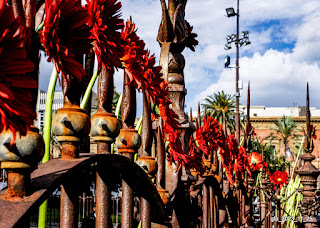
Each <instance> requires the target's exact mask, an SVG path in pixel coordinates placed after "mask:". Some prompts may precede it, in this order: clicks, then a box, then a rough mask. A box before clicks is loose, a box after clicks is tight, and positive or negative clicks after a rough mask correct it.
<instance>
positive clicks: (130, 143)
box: [115, 129, 141, 154]
mask: <svg viewBox="0 0 320 228" xmlns="http://www.w3.org/2000/svg"><path fill="white" fill-rule="evenodd" d="M115 145H116V146H117V148H118V151H119V153H133V154H134V153H136V152H137V151H138V149H139V147H140V145H141V137H140V135H139V134H138V131H136V130H135V129H121V130H120V134H119V136H118V137H117V138H116V143H115Z"/></svg>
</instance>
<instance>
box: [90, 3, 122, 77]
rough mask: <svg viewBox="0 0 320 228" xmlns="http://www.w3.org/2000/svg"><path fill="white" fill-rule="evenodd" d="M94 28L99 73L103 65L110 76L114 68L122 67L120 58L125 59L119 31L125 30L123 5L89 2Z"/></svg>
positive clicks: (92, 34)
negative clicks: (122, 13) (122, 12)
mask: <svg viewBox="0 0 320 228" xmlns="http://www.w3.org/2000/svg"><path fill="white" fill-rule="evenodd" d="M87 2H88V12H89V14H90V16H91V17H90V20H89V21H88V24H89V25H90V26H91V27H92V29H91V37H90V38H92V39H93V40H94V52H95V54H96V56H97V59H98V72H100V70H101V66H102V65H103V66H104V67H105V69H106V70H107V72H108V73H109V74H110V75H113V73H114V67H116V68H118V67H121V61H120V58H121V57H123V48H122V45H123V40H122V39H121V33H120V31H118V30H119V29H122V28H123V26H124V25H123V20H122V19H120V16H121V14H120V13H119V11H120V9H121V3H120V2H117V0H87Z"/></svg>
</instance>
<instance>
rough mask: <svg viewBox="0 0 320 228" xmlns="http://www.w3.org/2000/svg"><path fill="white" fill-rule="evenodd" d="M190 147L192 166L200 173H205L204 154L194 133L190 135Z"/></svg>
mask: <svg viewBox="0 0 320 228" xmlns="http://www.w3.org/2000/svg"><path fill="white" fill-rule="evenodd" d="M189 148H190V151H189V160H190V164H189V166H190V168H195V169H196V170H198V171H199V172H200V174H203V172H204V166H203V164H202V155H201V152H200V149H199V148H198V147H197V145H196V142H195V140H194V138H193V137H192V135H191V136H190V140H189Z"/></svg>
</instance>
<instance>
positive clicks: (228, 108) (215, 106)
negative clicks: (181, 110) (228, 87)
mask: <svg viewBox="0 0 320 228" xmlns="http://www.w3.org/2000/svg"><path fill="white" fill-rule="evenodd" d="M204 100H205V102H206V103H205V104H202V106H203V107H205V108H206V112H207V113H206V114H207V115H210V116H212V117H214V118H216V119H217V120H218V121H219V123H220V124H223V123H224V121H225V125H226V127H229V129H230V131H231V132H234V128H235V120H234V117H235V113H234V109H235V96H234V95H230V94H225V93H224V91H223V90H222V91H221V92H218V93H214V94H213V95H210V96H208V97H207V98H206V99H204Z"/></svg>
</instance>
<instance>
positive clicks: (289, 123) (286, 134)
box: [270, 115, 301, 158]
mask: <svg viewBox="0 0 320 228" xmlns="http://www.w3.org/2000/svg"><path fill="white" fill-rule="evenodd" d="M274 123H275V126H272V127H271V128H270V129H272V130H275V131H276V133H277V134H276V135H273V137H276V138H278V139H280V141H281V144H282V145H283V146H284V153H286V152H287V150H288V149H289V148H291V149H292V150H291V151H294V149H295V147H296V145H297V144H298V142H297V139H299V138H300V137H301V136H300V135H297V134H296V133H297V132H299V130H298V126H299V125H300V124H298V123H296V122H294V121H293V119H292V118H291V117H289V116H285V115H284V116H283V117H282V118H281V119H280V118H279V119H277V120H276V121H275V122H274ZM292 156H293V158H294V153H292Z"/></svg>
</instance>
